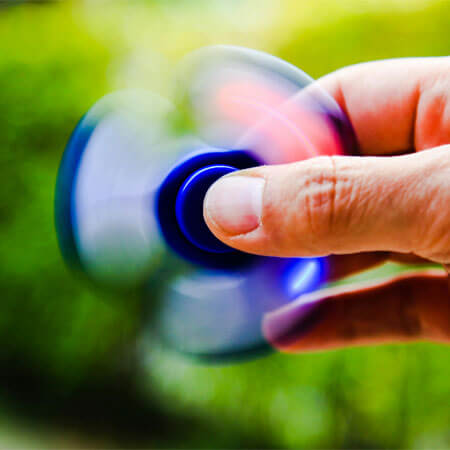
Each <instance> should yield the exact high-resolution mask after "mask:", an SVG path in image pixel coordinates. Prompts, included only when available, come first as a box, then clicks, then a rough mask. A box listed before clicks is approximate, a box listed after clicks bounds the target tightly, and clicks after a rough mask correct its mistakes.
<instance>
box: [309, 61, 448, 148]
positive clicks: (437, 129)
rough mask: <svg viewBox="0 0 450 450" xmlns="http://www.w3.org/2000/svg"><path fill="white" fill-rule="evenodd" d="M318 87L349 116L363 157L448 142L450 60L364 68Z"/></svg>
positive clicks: (325, 79) (347, 71) (341, 73)
mask: <svg viewBox="0 0 450 450" xmlns="http://www.w3.org/2000/svg"><path fill="white" fill-rule="evenodd" d="M318 83H319V84H320V85H321V86H322V87H323V88H324V89H325V90H326V91H328V92H329V93H330V94H331V95H332V96H333V97H334V99H335V100H336V101H337V103H338V104H339V105H340V107H341V108H342V109H343V110H344V111H345V112H346V114H347V115H348V117H349V119H350V122H351V123H352V125H353V128H354V131H355V134H356V137H357V141H358V145H359V151H360V152H361V154H365V155H387V154H396V153H407V152H412V151H419V150H423V149H427V148H431V147H437V146H439V145H443V144H448V143H449V142H450V57H436V58H404V59H392V60H384V61H375V62H369V63H362V64H358V65H355V66H349V67H345V68H343V69H340V70H338V71H337V72H334V73H331V74H329V75H326V76H325V77H323V78H321V79H319V80H318Z"/></svg>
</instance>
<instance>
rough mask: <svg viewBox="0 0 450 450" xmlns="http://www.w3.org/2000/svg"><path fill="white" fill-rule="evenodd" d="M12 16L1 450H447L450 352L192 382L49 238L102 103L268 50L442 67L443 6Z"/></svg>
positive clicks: (183, 4) (194, 376)
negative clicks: (189, 68) (214, 50)
mask: <svg viewBox="0 0 450 450" xmlns="http://www.w3.org/2000/svg"><path fill="white" fill-rule="evenodd" d="M9 5H10V6H9V7H6V8H2V9H0V167H1V169H2V171H1V174H2V189H1V190H0V230H1V231H0V254H1V255H2V257H1V258H0V289H1V290H0V292H1V302H0V339H1V342H2V347H1V350H0V370H1V373H2V376H1V379H2V382H1V386H0V445H1V446H2V447H8V448H11V447H12V446H13V445H18V446H23V447H30V446H33V445H35V446H44V447H46V446H55V447H61V446H79V447H81V446H88V447H95V446H99V447H102V446H105V447H111V446H118V447H129V446H135V445H140V446H156V447H184V448H192V447H209V448H214V447H228V448H232V447H246V448H250V447H253V448H263V447H266V448H274V447H290V448H448V447H450V427H449V424H450V413H449V407H448V405H449V403H450V383H449V373H450V360H449V358H448V350H447V349H446V348H442V347H439V346H433V345H426V344H417V345H409V346H389V347H378V348H361V349H350V350H345V351H338V352H330V353H326V354H315V355H301V356H286V355H273V356H270V357H266V358H263V359H260V360H257V361H252V362H248V363H246V364H241V365H236V366H228V367H227V366H225V367H212V366H198V365H195V364H194V363H192V362H191V361H189V360H185V359H183V358H181V357H180V356H178V355H173V354H169V353H167V352H166V351H163V350H162V349H160V348H158V347H156V346H155V345H154V344H152V343H151V341H148V340H146V339H143V336H144V332H145V330H144V324H143V323H142V314H141V312H142V305H140V303H139V300H138V299H136V298H134V296H126V297H127V298H123V297H124V296H118V295H115V296H114V298H111V297H112V294H111V293H109V292H108V293H106V292H103V291H99V290H95V289H93V288H92V287H91V286H89V285H87V283H86V282H84V281H83V280H81V279H79V278H76V277H73V274H70V273H69V272H68V271H67V269H66V268H65V266H64V264H63V262H62V260H61V258H60V256H59V252H58V250H57V244H56V237H55V233H54V229H53V189H54V183H55V179H56V172H57V167H58V163H59V159H60V156H61V153H62V150H63V148H64V145H65V143H66V141H67V139H68V137H69V135H70V132H71V130H72V129H73V127H74V125H75V124H76V122H77V120H78V119H79V117H80V116H81V115H82V114H83V113H84V112H85V111H86V110H87V109H88V108H89V106H90V105H91V104H92V103H93V102H94V101H95V100H96V99H97V98H98V97H100V96H101V95H103V94H104V93H106V92H108V91H110V90H112V89H116V88H121V87H127V86H146V87H151V88H153V89H156V90H158V91H160V92H162V93H170V90H171V85H170V83H169V82H168V81H167V80H168V79H169V75H170V73H171V71H172V69H173V65H174V63H175V62H176V61H177V59H178V58H179V57H180V56H181V55H183V54H184V53H186V52H187V51H189V50H191V49H194V48H196V47H198V46H201V45H207V44H211V43H233V44H239V45H246V46H252V47H255V48H260V49H263V50H266V51H270V52H272V53H275V54H277V55H279V56H281V57H283V58H285V59H287V60H289V61H290V62H292V63H294V64H296V65H298V66H300V67H301V68H303V69H304V70H305V71H307V72H309V73H310V74H311V75H313V76H315V77H317V76H320V75H323V74H325V73H327V72H329V71H331V70H334V69H337V68H339V67H341V66H343V65H346V64H352V63H357V62H361V61H366V60H372V59H380V58H390V57H399V56H412V55H415V56H421V55H448V54H449V53H450V52H449V51H450V27H449V24H450V2H448V1H433V2H426V1H425V0H423V1H419V0H411V1H407V0H404V1H399V0H397V1H387V0H386V1H382V0H380V1H375V0H373V1H364V2H361V1H356V0H348V1H345V2H337V1H336V2H334V1H332V0H317V1H312V0H311V1H304V2H298V1H296V0H285V1H275V0H273V1H269V0H261V1H257V0H253V1H250V0H249V1H243V2H238V1H234V0H233V1H228V2H227V1H225V0H223V1H219V0H215V1H206V0H204V1H200V0H199V1H193V0H192V1H187V0H184V1H182V0H173V1H171V2H165V1H159V2H158V1H147V2H146V1H143V0H141V1H135V2H120V1H117V2H87V1H86V2H82V3H76V2H64V3H51V2H50V3H48V4H20V5H19V6H11V5H12V3H11V2H10V3H9ZM24 430H26V432H24ZM29 435H30V436H31V437H30V436H29ZM55 436H56V437H55Z"/></svg>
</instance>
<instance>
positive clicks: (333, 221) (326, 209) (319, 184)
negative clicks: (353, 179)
mask: <svg viewBox="0 0 450 450" xmlns="http://www.w3.org/2000/svg"><path fill="white" fill-rule="evenodd" d="M305 175H306V176H305V177H304V182H303V189H301V190H300V193H299V195H300V196H301V202H300V203H301V204H302V206H303V208H304V214H305V216H306V220H307V226H308V228H309V232H310V234H311V236H312V237H313V238H315V241H317V245H320V246H322V245H323V243H324V241H327V240H328V239H329V238H330V237H332V236H333V234H334V233H335V232H336V231H337V228H338V227H340V226H341V225H340V224H341V223H342V221H346V220H347V219H346V210H347V208H346V205H348V204H349V197H350V196H351V195H352V189H351V188H350V183H349V177H348V175H347V173H346V170H345V168H344V167H343V166H342V164H341V163H340V161H339V158H338V157H320V158H317V159H316V160H315V161H314V163H312V164H310V165H309V166H308V170H307V173H306V174H305Z"/></svg>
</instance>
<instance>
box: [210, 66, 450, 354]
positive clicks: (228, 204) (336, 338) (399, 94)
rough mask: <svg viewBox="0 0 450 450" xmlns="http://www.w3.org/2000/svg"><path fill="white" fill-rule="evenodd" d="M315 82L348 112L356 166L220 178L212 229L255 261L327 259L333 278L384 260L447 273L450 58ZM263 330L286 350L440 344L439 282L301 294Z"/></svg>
mask: <svg viewBox="0 0 450 450" xmlns="http://www.w3.org/2000/svg"><path fill="white" fill-rule="evenodd" d="M318 83H320V85H322V87H323V88H325V89H326V90H327V91H328V92H329V93H330V94H331V95H332V96H333V97H334V98H335V100H336V101H337V102H338V103H339V105H340V106H341V108H342V109H343V110H344V111H345V112H346V113H347V115H348V117H349V118H350V121H351V123H352V125H353V127H354V130H355V133H356V137H357V141H358V146H359V151H360V153H361V155H364V156H365V157H364V158H360V157H355V156H335V157H319V158H314V159H310V160H306V161H302V162H298V163H293V164H286V165H279V166H261V167H257V168H253V169H248V170H244V171H240V172H237V173H234V174H231V175H228V176H226V177H224V178H222V179H220V180H219V181H217V182H216V183H215V184H214V185H213V186H212V187H211V188H210V190H209V191H208V194H207V196H206V199H205V211H204V214H205V219H206V221H207V223H208V226H209V227H210V229H211V230H212V232H213V233H214V234H215V235H216V236H217V237H218V238H219V239H220V240H221V241H223V242H225V243H226V244H228V245H230V246H232V247H234V248H237V249H239V250H242V251H245V252H249V253H255V254H259V255H271V256H298V257H307V256H324V255H331V256H330V261H331V264H330V267H331V272H330V275H329V276H330V279H338V278H341V277H344V276H347V275H350V274H352V273H355V272H357V271H360V270H363V269H367V268H369V267H373V266H374V265H376V264H380V263H382V262H384V261H386V260H388V259H396V260H402V261H408V262H414V261H422V262H423V261H424V260H426V261H430V262H434V263H438V264H441V265H444V267H446V266H447V267H450V266H448V265H450V145H448V144H450V58H417V59H415V58H414V59H402V60H389V61H380V62H373V63H367V64H360V65H356V66H353V67H348V68H344V69H342V70H339V71H337V72H335V73H333V74H330V75H328V76H326V77H324V78H322V79H321V80H319V81H318ZM446 144H447V145H446ZM424 150H429V151H424ZM393 155H395V156H393ZM375 156H376V157H375ZM380 156H384V157H380ZM387 156H389V157H387ZM264 333H265V335H266V337H267V338H268V339H269V341H270V342H271V343H272V344H273V345H274V346H276V347H277V348H279V349H282V350H284V351H305V350H321V349H329V348H336V347H341V346H347V345H358V344H372V343H381V342H387V341H388V342H394V341H408V340H420V339H422V340H432V341H436V342H438V341H439V342H449V340H450V295H449V284H448V278H447V273H446V271H445V270H440V269H436V270H431V271H423V272H420V273H417V272H416V273H408V274H406V275H405V274H404V275H397V276H396V277H394V278H391V279H389V280H385V281H383V282H381V283H380V282H378V283H372V284H371V285H370V286H349V285H347V286H344V287H340V288H335V289H328V290H324V291H319V292H316V293H312V294H308V295H305V296H302V297H301V298H299V299H298V301H295V302H294V303H292V304H291V305H288V306H287V307H285V308H283V309H281V310H279V311H275V312H272V313H270V314H268V315H267V316H266V318H265V320H264Z"/></svg>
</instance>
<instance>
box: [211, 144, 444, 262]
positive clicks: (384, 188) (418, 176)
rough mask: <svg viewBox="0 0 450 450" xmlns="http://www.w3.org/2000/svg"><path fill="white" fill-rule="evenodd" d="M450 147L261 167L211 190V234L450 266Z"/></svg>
mask: <svg viewBox="0 0 450 450" xmlns="http://www.w3.org/2000/svg"><path fill="white" fill-rule="evenodd" d="M449 205H450V146H443V147H439V148H436V149H434V150H430V151H424V152H421V153H415V154H410V155H404V156H393V157H351V156H333V157H319V158H313V159H309V160H305V161H301V162H297V163H293V164H286V165H279V166H261V167H256V168H252V169H247V170H243V171H240V172H235V173H233V174H230V175H227V176H225V177H223V178H221V179H219V180H218V181H217V182H216V183H214V184H213V185H212V186H211V188H210V189H209V191H208V192H207V195H206V198H205V202H204V215H205V220H206V222H207V224H208V226H209V228H210V229H211V231H212V232H213V233H214V234H215V235H216V236H217V237H218V238H219V239H220V240H221V241H223V242H225V243H226V244H228V245H230V246H232V247H234V248H237V249H239V250H242V251H245V252H248V253H255V254H260V255H268V256H299V257H302V256H322V255H328V254H344V253H356V252H362V251H376V250H385V251H395V252H404V253H411V252H412V253H415V254H417V255H419V256H422V257H424V258H427V259H431V260H433V261H436V262H439V263H450V211H449Z"/></svg>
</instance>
